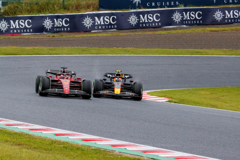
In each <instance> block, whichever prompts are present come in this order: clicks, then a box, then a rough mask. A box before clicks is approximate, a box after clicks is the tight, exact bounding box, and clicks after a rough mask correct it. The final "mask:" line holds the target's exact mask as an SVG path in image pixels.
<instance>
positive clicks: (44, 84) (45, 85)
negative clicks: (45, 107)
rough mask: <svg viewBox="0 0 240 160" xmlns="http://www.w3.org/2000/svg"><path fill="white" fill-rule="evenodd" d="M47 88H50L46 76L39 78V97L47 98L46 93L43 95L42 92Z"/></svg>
mask: <svg viewBox="0 0 240 160" xmlns="http://www.w3.org/2000/svg"><path fill="white" fill-rule="evenodd" d="M49 88H50V79H49V78H48V77H46V76H41V77H40V82H39V88H38V94H39V95H40V96H47V95H48V93H43V91H45V90H46V89H49Z"/></svg>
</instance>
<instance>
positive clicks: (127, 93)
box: [93, 90, 140, 97]
mask: <svg viewBox="0 0 240 160" xmlns="http://www.w3.org/2000/svg"><path fill="white" fill-rule="evenodd" d="M93 94H94V95H102V96H104V95H105V96H116V97H140V96H139V95H138V94H136V93H132V92H121V93H120V94H115V93H114V91H108V90H104V91H99V92H96V93H93Z"/></svg>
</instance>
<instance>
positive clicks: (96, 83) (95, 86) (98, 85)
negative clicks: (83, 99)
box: [93, 79, 103, 97]
mask: <svg viewBox="0 0 240 160" xmlns="http://www.w3.org/2000/svg"><path fill="white" fill-rule="evenodd" d="M102 89H103V82H102V81H101V80H99V79H95V81H94V83H93V97H101V95H100V94H97V92H98V91H101V90H102Z"/></svg>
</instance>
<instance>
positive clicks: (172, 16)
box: [0, 7, 240, 34]
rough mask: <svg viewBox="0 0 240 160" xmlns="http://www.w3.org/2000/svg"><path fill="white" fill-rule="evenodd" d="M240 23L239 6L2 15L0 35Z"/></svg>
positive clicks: (0, 18)
mask: <svg viewBox="0 0 240 160" xmlns="http://www.w3.org/2000/svg"><path fill="white" fill-rule="evenodd" d="M232 23H240V7H225V8H220V7H214V8H184V9H155V10H135V11H126V12H94V13H83V14H57V15H41V16H16V17H0V34H26V33H54V32H76V31H93V30H110V29H117V30H122V29H136V28H154V27H163V26H178V25H211V24H232Z"/></svg>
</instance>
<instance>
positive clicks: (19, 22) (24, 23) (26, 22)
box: [10, 19, 32, 29]
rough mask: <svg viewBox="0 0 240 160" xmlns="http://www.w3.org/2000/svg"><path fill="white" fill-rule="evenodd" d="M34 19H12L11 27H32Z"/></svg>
mask: <svg viewBox="0 0 240 160" xmlns="http://www.w3.org/2000/svg"><path fill="white" fill-rule="evenodd" d="M31 23H32V20H30V19H27V20H16V21H12V20H10V24H11V26H10V28H11V29H15V28H16V29H19V28H31V27H32V24H31Z"/></svg>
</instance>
